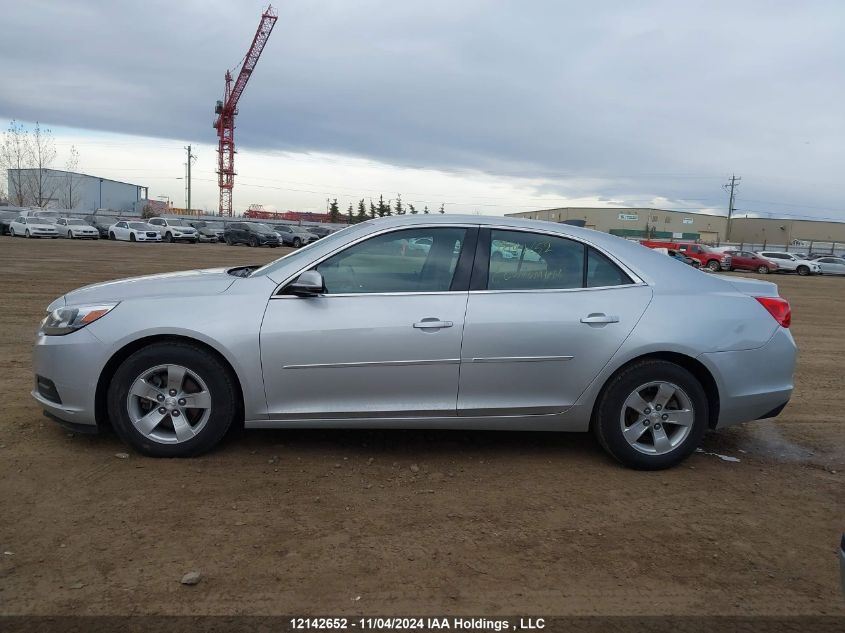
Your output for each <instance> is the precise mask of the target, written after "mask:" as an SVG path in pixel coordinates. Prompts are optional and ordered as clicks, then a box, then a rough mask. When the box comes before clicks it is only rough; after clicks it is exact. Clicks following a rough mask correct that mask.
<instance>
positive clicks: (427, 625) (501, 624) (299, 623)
mask: <svg viewBox="0 0 845 633" xmlns="http://www.w3.org/2000/svg"><path fill="white" fill-rule="evenodd" d="M290 626H291V629H294V630H332V629H334V630H338V629H340V630H344V629H362V630H366V629H370V630H388V631H390V630H393V631H403V630H404V631H441V630H457V631H509V630H514V631H518V630H541V629H544V628H545V626H546V623H545V619H544V618H518V619H517V620H516V621H508V620H493V619H488V618H460V617H451V618H447V617H425V618H422V617H417V618H414V617H386V618H379V617H363V618H358V619H350V618H320V617H317V618H291V619H290Z"/></svg>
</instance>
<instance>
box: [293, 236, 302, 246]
mask: <svg viewBox="0 0 845 633" xmlns="http://www.w3.org/2000/svg"><path fill="white" fill-rule="evenodd" d="M300 246H302V240H301V239H299V238H298V237H295V238H293V247H294V248H299V247H300Z"/></svg>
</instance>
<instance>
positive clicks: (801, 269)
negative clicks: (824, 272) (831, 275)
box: [796, 266, 810, 277]
mask: <svg viewBox="0 0 845 633" xmlns="http://www.w3.org/2000/svg"><path fill="white" fill-rule="evenodd" d="M796 272H797V273H798V274H799V275H801V276H802V277H806V276H807V275H809V274H810V269H809V268H807V267H806V266H799V267H798V270H797V271H796Z"/></svg>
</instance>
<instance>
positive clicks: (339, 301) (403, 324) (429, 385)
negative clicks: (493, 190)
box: [260, 224, 478, 420]
mask: <svg viewBox="0 0 845 633" xmlns="http://www.w3.org/2000/svg"><path fill="white" fill-rule="evenodd" d="M477 232H478V230H477V227H473V226H469V225H454V226H453V225H448V226H444V225H442V224H435V225H432V226H423V227H415V228H413V229H392V230H386V231H384V232H381V233H379V234H377V235H371V236H368V237H366V238H363V239H362V240H360V241H358V242H356V243H354V244H352V245H350V246H348V247H346V248H344V249H343V250H341V251H339V252H337V253H334V254H332V255H331V256H328V257H326V258H325V259H323V260H322V261H319V262H316V263H315V264H314V265H312V266H310V267H309V268H310V269H312V270H317V271H318V272H320V273H321V275H322V276H323V279H324V282H325V292H324V293H322V294H321V295H319V296H313V297H298V296H294V295H292V294H287V293H286V292H285V290H284V286H285V285H288V284H289V282H285V284H283V288H282V289H281V290H280V292H279V293H278V294H276V295H274V296H273V297H272V299H271V300H270V301H269V303H268V306H267V311H266V313H265V316H264V321H263V324H262V327H261V339H260V341H261V362H262V367H263V371H264V383H265V391H266V394H267V405H268V413H269V415H270V419H276V420H291V419H307V418H324V419H340V420H351V419H355V418H402V419H408V418H419V417H432V416H433V417H454V416H455V411H456V401H457V394H458V375H459V368H460V354H461V336H462V332H463V324H464V314H465V312H466V304H467V289H468V285H469V275H470V270H471V267H472V257H473V255H474V253H475V239H476V235H477ZM424 236H429V237H432V238H433V244H434V245H433V246H432V248H431V249H430V250H429V251H428V252H427V253H421V252H411V251H410V250H409V249H407V248H406V246H407V243H408V241H409V240H410V239H412V238H414V237H424Z"/></svg>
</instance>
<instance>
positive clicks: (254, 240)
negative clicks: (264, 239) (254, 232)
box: [249, 236, 261, 247]
mask: <svg viewBox="0 0 845 633" xmlns="http://www.w3.org/2000/svg"><path fill="white" fill-rule="evenodd" d="M249 245H250V246H255V247H257V246H261V244H260V243H259V242H258V238H257V237H255V236H253V237H252V239H250V240H249Z"/></svg>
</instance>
